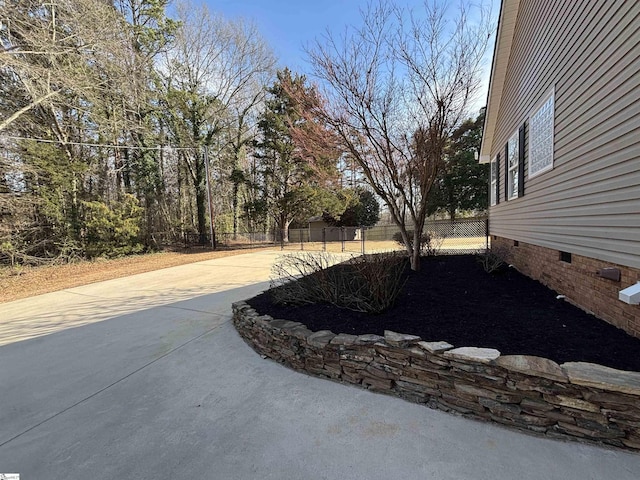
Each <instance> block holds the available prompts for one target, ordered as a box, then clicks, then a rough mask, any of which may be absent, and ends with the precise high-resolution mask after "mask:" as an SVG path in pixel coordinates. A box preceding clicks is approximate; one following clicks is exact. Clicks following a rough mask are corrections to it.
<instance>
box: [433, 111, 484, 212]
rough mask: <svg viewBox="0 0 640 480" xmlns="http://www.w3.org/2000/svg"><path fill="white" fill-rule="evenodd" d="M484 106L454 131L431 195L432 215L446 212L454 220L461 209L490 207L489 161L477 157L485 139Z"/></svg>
mask: <svg viewBox="0 0 640 480" xmlns="http://www.w3.org/2000/svg"><path fill="white" fill-rule="evenodd" d="M484 114H485V112H484V109H483V110H482V111H481V112H480V115H478V117H477V118H476V119H475V120H471V119H469V120H466V121H465V122H463V123H462V125H460V127H458V128H457V129H456V130H454V131H453V133H452V134H451V139H450V143H449V147H448V154H447V155H446V156H445V160H444V165H443V168H442V170H441V171H440V174H439V175H438V178H437V180H436V182H435V184H434V186H433V189H432V190H431V194H430V196H429V204H428V205H429V210H428V211H429V215H431V214H433V213H436V212H439V211H440V212H446V213H447V214H448V215H449V218H451V220H455V218H456V216H457V215H458V214H459V213H460V212H462V211H469V210H472V211H485V210H486V209H487V202H488V198H487V182H488V169H487V167H488V166H487V165H481V164H480V163H479V162H478V160H477V157H476V156H477V152H478V151H479V150H480V143H481V141H482V126H483V125H484Z"/></svg>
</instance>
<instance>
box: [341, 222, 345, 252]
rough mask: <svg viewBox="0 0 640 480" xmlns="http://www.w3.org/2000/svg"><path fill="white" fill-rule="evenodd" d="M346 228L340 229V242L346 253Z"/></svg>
mask: <svg viewBox="0 0 640 480" xmlns="http://www.w3.org/2000/svg"><path fill="white" fill-rule="evenodd" d="M344 237H345V234H344V227H340V242H341V243H342V251H343V252H344Z"/></svg>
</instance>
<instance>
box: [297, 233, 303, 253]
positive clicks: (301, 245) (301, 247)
mask: <svg viewBox="0 0 640 480" xmlns="http://www.w3.org/2000/svg"><path fill="white" fill-rule="evenodd" d="M298 235H299V236H300V250H304V243H303V242H302V229H301V228H299V229H298Z"/></svg>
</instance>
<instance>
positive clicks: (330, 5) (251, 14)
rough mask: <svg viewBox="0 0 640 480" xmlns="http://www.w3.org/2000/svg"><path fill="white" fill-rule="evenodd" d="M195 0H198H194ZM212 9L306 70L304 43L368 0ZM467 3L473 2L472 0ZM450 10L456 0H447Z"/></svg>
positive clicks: (294, 0) (222, 4)
mask: <svg viewBox="0 0 640 480" xmlns="http://www.w3.org/2000/svg"><path fill="white" fill-rule="evenodd" d="M196 1H197V0H196ZM206 1H207V4H208V6H209V8H210V9H211V10H212V11H215V12H220V13H222V14H223V16H225V17H227V18H239V17H242V18H245V19H247V20H253V21H254V22H255V24H256V25H257V27H258V29H259V30H260V32H261V33H262V35H263V36H264V38H265V40H266V41H267V42H268V43H269V45H270V46H271V48H272V49H273V50H274V52H275V54H276V56H277V57H278V59H279V66H280V67H285V66H286V67H289V68H290V69H291V70H294V71H297V72H300V73H308V70H309V68H308V66H307V63H306V60H305V57H306V55H305V53H304V46H305V45H307V44H309V43H313V41H314V39H316V38H319V37H320V36H321V35H322V34H323V33H324V32H326V30H327V29H329V30H331V31H332V32H334V33H340V32H341V31H342V30H344V28H345V26H347V25H359V24H360V21H361V20H360V19H361V14H360V10H361V9H364V8H366V6H367V3H368V2H367V0H206ZM397 3H398V4H399V5H406V6H409V7H412V8H416V9H418V8H420V7H421V6H422V5H424V3H423V0H397ZM470 3H474V0H471V2H470ZM483 3H485V4H486V5H489V6H491V7H492V15H493V16H494V17H495V18H497V15H498V9H499V7H500V2H499V0H483ZM448 4H449V5H450V7H452V8H451V10H452V12H454V11H455V10H456V7H457V5H458V0H452V1H449V2H448ZM492 53H493V44H491V46H490V48H489V51H488V52H487V57H486V58H487V61H486V66H485V74H484V77H485V79H484V83H485V90H486V85H487V84H488V82H489V71H490V68H491V56H492ZM481 99H482V100H481V103H482V104H484V101H485V100H486V91H483V92H482V93H481Z"/></svg>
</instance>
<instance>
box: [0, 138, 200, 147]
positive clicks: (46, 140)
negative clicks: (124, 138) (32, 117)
mask: <svg viewBox="0 0 640 480" xmlns="http://www.w3.org/2000/svg"><path fill="white" fill-rule="evenodd" d="M4 138H6V139H9V140H32V141H34V142H40V143H55V144H58V145H76V146H80V147H98V148H115V149H126V150H161V149H163V148H169V149H171V150H199V149H200V147H174V146H172V145H156V146H155V147H141V146H139V145H111V144H105V143H86V142H63V141H61V140H49V139H46V138H30V137H14V136H11V135H8V136H5V137H4Z"/></svg>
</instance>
